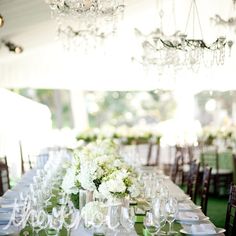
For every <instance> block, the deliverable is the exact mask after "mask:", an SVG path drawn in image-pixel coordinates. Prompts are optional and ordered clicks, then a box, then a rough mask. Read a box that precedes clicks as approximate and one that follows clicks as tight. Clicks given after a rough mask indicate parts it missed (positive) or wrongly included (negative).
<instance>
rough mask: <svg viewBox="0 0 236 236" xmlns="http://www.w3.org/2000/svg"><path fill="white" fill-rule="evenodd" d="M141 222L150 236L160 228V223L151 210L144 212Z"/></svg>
mask: <svg viewBox="0 0 236 236" xmlns="http://www.w3.org/2000/svg"><path fill="white" fill-rule="evenodd" d="M143 224H144V226H145V229H146V230H147V232H148V233H149V234H151V236H154V235H155V234H156V233H158V232H159V230H160V223H159V222H158V221H157V220H156V219H155V216H154V214H153V213H152V212H147V213H146V216H145V218H144V222H143Z"/></svg>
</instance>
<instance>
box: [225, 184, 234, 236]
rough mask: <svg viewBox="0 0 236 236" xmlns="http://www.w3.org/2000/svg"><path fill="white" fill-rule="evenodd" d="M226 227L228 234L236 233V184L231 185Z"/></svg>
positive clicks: (229, 235)
mask: <svg viewBox="0 0 236 236" xmlns="http://www.w3.org/2000/svg"><path fill="white" fill-rule="evenodd" d="M225 229H226V235H227V236H234V235H236V185H234V184H232V185H231V187H230V193H229V200H228V205H227V212H226V219H225Z"/></svg>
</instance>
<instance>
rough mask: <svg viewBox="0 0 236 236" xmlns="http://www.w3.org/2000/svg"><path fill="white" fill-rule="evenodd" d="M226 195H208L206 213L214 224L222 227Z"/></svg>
mask: <svg viewBox="0 0 236 236" xmlns="http://www.w3.org/2000/svg"><path fill="white" fill-rule="evenodd" d="M227 201H228V198H227V197H218V198H216V197H209V199H208V208H207V215H208V216H209V217H210V220H211V221H212V222H213V223H214V224H215V226H217V227H220V228H224V225H225V215H226V209H227Z"/></svg>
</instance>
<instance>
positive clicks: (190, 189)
mask: <svg viewBox="0 0 236 236" xmlns="http://www.w3.org/2000/svg"><path fill="white" fill-rule="evenodd" d="M199 169H200V164H199V163H196V162H192V163H191V165H190V170H189V173H188V179H187V191H186V193H187V194H188V195H189V196H190V197H191V199H192V200H193V202H195V203H196V200H197V180H198V174H199Z"/></svg>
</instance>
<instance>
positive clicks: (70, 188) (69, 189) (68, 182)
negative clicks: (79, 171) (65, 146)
mask: <svg viewBox="0 0 236 236" xmlns="http://www.w3.org/2000/svg"><path fill="white" fill-rule="evenodd" d="M75 182H76V170H75V169H74V168H73V167H72V168H69V169H68V170H67V172H66V175H65V176H64V179H63V181H62V189H63V190H64V192H65V193H67V194H72V193H74V194H76V193H78V192H79V189H78V188H77V187H76V186H75Z"/></svg>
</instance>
